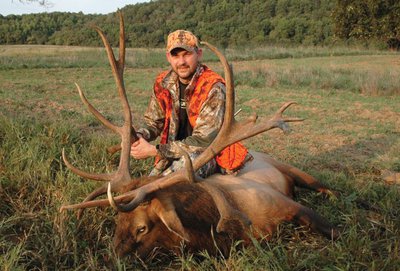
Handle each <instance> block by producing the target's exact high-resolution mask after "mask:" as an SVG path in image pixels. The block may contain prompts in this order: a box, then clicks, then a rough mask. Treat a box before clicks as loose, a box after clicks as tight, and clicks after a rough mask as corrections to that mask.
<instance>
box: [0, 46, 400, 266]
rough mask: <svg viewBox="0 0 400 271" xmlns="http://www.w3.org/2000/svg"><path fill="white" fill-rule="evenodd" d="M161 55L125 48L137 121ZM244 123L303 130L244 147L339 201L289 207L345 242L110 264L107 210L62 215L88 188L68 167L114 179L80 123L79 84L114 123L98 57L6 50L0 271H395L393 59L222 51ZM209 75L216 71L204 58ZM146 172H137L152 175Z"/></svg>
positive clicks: (84, 118) (399, 102) (1, 76)
mask: <svg viewBox="0 0 400 271" xmlns="http://www.w3.org/2000/svg"><path fill="white" fill-rule="evenodd" d="M163 54H164V53H163V51H162V50H160V49H130V50H128V54H127V68H126V71H125V85H126V89H127V92H128V98H129V100H130V103H131V106H132V111H133V112H134V116H135V120H134V121H135V122H136V123H139V124H140V123H141V121H142V119H141V116H142V114H143V112H144V110H145V108H146V105H147V101H148V99H149V96H150V94H151V88H152V84H153V80H154V78H155V76H156V74H157V73H158V72H160V71H161V70H162V69H163V68H165V67H167V63H166V61H165V60H164V57H163ZM226 54H227V56H228V58H229V59H232V60H233V61H232V64H233V67H234V72H235V83H236V95H237V99H236V103H237V108H242V109H243V111H242V113H241V114H239V116H238V118H244V117H247V116H248V115H249V114H251V112H253V111H255V112H257V113H258V114H259V115H260V116H262V117H267V116H269V115H272V114H273V112H274V111H275V110H277V109H278V108H279V107H280V105H282V104H283V103H284V102H285V101H291V100H293V101H297V102H298V103H299V105H297V106H295V107H293V108H291V109H290V110H288V112H287V113H286V114H287V115H290V116H296V117H302V118H306V121H304V122H303V123H300V124H293V125H292V128H293V131H292V133H290V134H288V135H284V134H282V132H280V131H277V130H276V131H275V130H274V131H270V132H268V133H266V134H263V135H259V136H256V137H255V138H252V139H250V140H248V141H246V142H245V144H246V145H247V146H248V147H250V148H251V149H254V150H258V151H264V152H267V153H269V154H271V155H272V156H274V157H276V158H278V159H280V160H282V161H285V162H288V163H290V164H293V165H295V166H297V167H299V168H301V169H303V170H305V171H306V172H308V173H310V174H312V175H313V176H315V177H317V178H318V179H320V180H321V182H323V183H324V184H326V185H327V186H329V187H331V188H332V189H334V190H337V191H339V192H340V196H339V197H338V198H337V199H325V198H323V197H322V196H320V195H316V194H314V193H311V192H308V191H303V190H299V193H298V195H297V197H296V200H297V201H299V202H302V203H303V204H304V205H306V206H309V207H311V208H313V209H314V210H316V211H318V212H319V213H320V214H321V215H323V216H324V217H326V218H327V219H328V220H329V221H331V222H332V223H333V224H335V225H337V226H338V228H339V229H340V231H341V237H340V238H339V240H337V241H335V242H331V241H329V240H326V239H325V238H323V237H321V236H319V235H318V234H314V233H311V232H309V231H307V230H306V229H303V228H299V227H297V226H296V225H291V224H284V225H282V226H281V227H280V228H279V230H278V233H277V234H276V236H274V238H273V239H272V240H271V241H269V242H265V243H261V244H259V243H255V245H254V247H252V248H248V249H245V250H241V251H240V250H237V249H236V248H235V247H233V248H232V252H231V257H230V258H229V259H223V258H220V257H217V258H214V257H210V256H208V255H204V254H203V255H202V256H203V257H202V260H199V259H198V257H196V255H183V256H177V257H176V258H174V259H172V260H171V261H162V260H161V259H160V260H157V259H155V260H153V261H152V262H149V263H144V262H139V261H137V260H127V259H117V257H116V256H115V255H114V253H113V251H112V247H111V238H112V232H113V227H114V226H113V215H114V213H113V211H112V210H111V209H100V208H99V209H93V210H90V211H87V212H86V213H85V215H84V217H83V219H81V220H80V221H77V219H76V217H75V213H73V212H64V213H59V212H58V209H59V207H60V206H61V205H62V204H66V203H72V202H79V201H80V200H82V199H83V198H84V197H85V195H86V194H88V193H89V191H91V190H92V189H93V188H94V187H95V186H96V184H95V183H92V182H89V181H88V182H87V181H84V180H81V179H80V178H79V177H77V176H76V175H74V174H73V173H71V172H69V171H68V170H67V169H66V167H65V165H64V164H63V162H62V160H61V150H62V148H65V149H66V152H67V153H68V155H69V157H70V160H71V161H74V164H76V165H79V167H81V168H84V169H86V170H88V171H93V172H105V171H111V170H112V169H113V168H114V167H115V166H116V164H117V162H118V161H117V157H109V156H108V155H107V154H106V151H105V148H106V147H107V146H109V145H111V144H115V143H117V142H118V138H117V137H116V136H115V135H114V134H111V133H110V132H109V131H107V130H106V129H105V128H103V127H102V126H101V124H99V123H98V122H97V120H95V119H94V117H92V116H91V115H90V113H88V112H87V111H86V109H85V108H84V106H83V105H82V104H81V101H80V99H79V97H78V94H77V91H76V88H75V86H74V82H77V83H78V84H79V85H80V86H81V88H82V89H83V91H84V92H85V93H86V95H87V97H88V99H89V100H90V101H91V102H92V103H93V104H94V105H95V106H96V107H97V108H98V109H99V110H100V111H102V112H103V113H104V114H105V115H106V116H107V118H109V119H110V120H112V121H115V122H117V123H121V121H122V118H121V112H120V107H119V101H118V98H117V94H116V87H115V83H114V80H113V77H112V75H111V72H110V69H109V67H108V66H107V60H106V57H105V53H104V51H103V50H101V49H96V48H79V47H54V46H49V47H46V46H38V47H37V46H0V266H2V269H3V270H66V269H67V270H69V269H72V270H106V269H115V270H142V269H145V268H147V269H160V270H165V269H171V270H175V269H181V270H400V219H399V217H400V200H399V198H400V176H399V175H400V173H399V172H400V54H398V53H389V52H381V51H367V50H359V49H346V48H338V49H331V48H286V49H285V48H276V47H270V48H260V49H256V50H227V51H226ZM205 62H206V64H209V66H211V67H212V68H213V69H215V70H217V71H219V72H220V71H221V67H220V65H219V63H218V62H216V59H215V57H214V56H211V54H210V52H209V51H207V52H206V56H205ZM151 165H152V161H133V162H132V174H133V175H134V176H140V175H144V174H147V173H148V172H149V170H150V168H151Z"/></svg>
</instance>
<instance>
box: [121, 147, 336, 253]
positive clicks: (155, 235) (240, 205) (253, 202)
mask: <svg viewBox="0 0 400 271" xmlns="http://www.w3.org/2000/svg"><path fill="white" fill-rule="evenodd" d="M253 155H254V156H255V160H254V161H253V162H251V163H249V165H247V166H246V167H245V169H244V170H242V172H241V173H240V174H239V175H238V176H236V177H232V176H227V175H224V176H223V175H218V174H216V175H213V176H211V177H209V178H208V179H206V181H207V182H209V183H211V184H213V185H215V186H218V187H219V188H220V189H221V190H222V191H224V194H225V196H226V198H227V200H228V201H229V203H230V204H231V205H232V206H233V207H234V208H236V209H238V210H239V211H241V212H242V213H244V214H245V215H247V216H248V217H249V218H250V220H251V221H252V227H251V228H250V229H249V231H250V232H249V231H247V232H246V231H243V230H242V229H241V227H240V225H238V226H237V227H236V228H235V224H234V223H233V229H232V230H231V231H230V232H229V234H227V233H224V232H222V233H217V232H216V230H215V228H216V225H217V223H218V221H219V212H218V210H217V208H216V206H215V204H214V202H213V200H212V198H211V196H210V195H209V194H208V193H207V192H206V191H205V190H204V189H202V188H201V187H200V186H199V185H198V184H192V183H180V184H177V185H174V186H172V187H169V188H166V189H164V190H161V191H158V192H156V193H154V194H153V195H151V196H150V199H149V201H148V202H147V203H145V204H142V205H140V206H139V207H138V208H136V209H135V210H133V211H131V212H128V213H119V214H118V217H117V221H116V224H117V227H116V231H115V236H114V246H115V249H116V251H117V252H118V253H119V254H120V255H121V256H123V255H126V254H130V253H137V255H138V256H139V257H141V258H145V257H147V256H148V255H149V254H150V253H151V252H152V251H153V250H154V249H155V248H160V249H165V250H167V251H174V252H176V253H179V251H180V248H181V244H182V242H184V243H185V248H186V249H187V250H188V251H191V252H196V251H201V250H207V251H208V252H209V253H211V254H216V252H217V247H218V249H219V250H220V251H221V252H222V253H223V254H225V255H227V254H228V252H229V249H230V246H231V244H232V242H233V241H235V240H244V242H243V244H244V245H248V244H250V242H249V238H248V234H249V233H252V234H253V235H255V236H256V237H258V238H260V239H261V238H265V236H270V235H271V234H272V233H273V232H274V230H275V229H276V226H277V225H278V224H279V223H281V222H282V221H294V222H296V223H299V224H303V225H307V226H309V227H310V228H311V229H313V230H315V231H318V232H320V233H322V234H323V235H325V236H327V237H333V238H334V237H336V235H337V233H336V230H335V229H334V228H333V227H332V226H331V225H330V224H329V223H328V222H326V221H325V220H324V219H323V218H322V217H320V216H319V215H318V214H317V213H315V212H314V211H312V210H311V209H309V208H307V207H304V206H302V205H300V204H299V203H297V202H295V201H293V200H292V199H291V197H292V195H293V188H294V185H295V184H300V185H301V186H305V187H307V188H310V189H312V190H316V191H321V192H323V193H324V192H326V193H327V191H329V190H328V189H326V188H325V187H324V186H323V185H322V184H320V183H319V182H318V181H317V180H316V179H314V178H313V177H311V176H310V175H308V174H306V173H304V172H302V171H300V170H299V169H297V168H294V167H292V166H289V165H286V164H283V163H280V162H278V161H276V160H274V159H272V158H271V157H269V156H267V155H265V154H260V153H253ZM148 181H151V180H150V179H149V180H147V181H146V182H148ZM142 227H145V229H142ZM141 229H142V231H143V232H140V230H141Z"/></svg>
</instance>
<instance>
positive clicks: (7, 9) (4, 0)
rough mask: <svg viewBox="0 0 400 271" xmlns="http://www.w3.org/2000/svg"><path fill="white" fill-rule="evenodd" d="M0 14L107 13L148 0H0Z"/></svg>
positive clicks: (147, 0)
mask: <svg viewBox="0 0 400 271" xmlns="http://www.w3.org/2000/svg"><path fill="white" fill-rule="evenodd" d="M0 1H1V3H0V14H1V15H3V16H6V15H9V14H16V15H20V14H28V13H39V12H54V11H63V12H80V11H82V12H83V13H85V14H89V13H91V14H93V13H101V14H107V13H111V12H114V11H116V10H117V9H118V8H122V7H124V6H126V5H129V4H136V3H143V2H149V0H130V1H129V0H49V2H50V3H51V5H49V6H48V7H43V6H40V5H39V4H38V3H29V2H27V1H25V2H24V1H22V3H21V2H20V1H19V0H0Z"/></svg>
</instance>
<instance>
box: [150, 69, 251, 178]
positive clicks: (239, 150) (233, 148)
mask: <svg viewBox="0 0 400 271" xmlns="http://www.w3.org/2000/svg"><path fill="white" fill-rule="evenodd" d="M167 74H168V71H165V72H163V73H161V74H160V75H159V76H158V77H157V79H156V82H155V85H154V91H155V95H156V97H157V100H158V102H159V104H160V106H161V108H162V110H163V111H164V113H165V122H164V128H163V132H162V133H161V140H160V144H166V143H167V141H168V132H169V124H170V121H171V112H172V99H171V94H170V92H169V90H168V89H165V88H163V87H162V84H161V83H162V80H163V79H164V77H165V76H166V75H167ZM218 82H224V79H223V78H222V77H221V76H219V75H218V74H216V73H215V72H213V71H212V70H210V69H209V68H207V67H205V69H204V71H203V73H202V74H201V76H200V77H199V78H198V81H197V84H196V87H195V89H194V90H193V91H192V92H191V93H189V99H188V100H189V106H188V108H189V112H188V118H189V123H190V125H191V126H192V127H195V126H196V120H197V117H198V116H199V114H200V109H201V107H202V105H203V103H204V102H205V101H206V99H207V97H208V94H209V92H210V91H211V89H212V87H213V85H214V84H216V83H218ZM247 152H248V151H247V149H246V147H244V146H243V145H242V144H241V143H240V142H237V143H235V144H232V145H230V146H228V147H226V148H225V149H224V150H222V151H221V152H220V153H219V154H218V155H217V157H216V161H217V163H218V165H219V166H220V167H222V168H225V169H228V170H233V169H235V168H237V167H240V166H241V165H242V163H243V161H244V159H245V158H246V155H247ZM159 159H160V158H159V157H157V158H156V163H157V162H158V161H159Z"/></svg>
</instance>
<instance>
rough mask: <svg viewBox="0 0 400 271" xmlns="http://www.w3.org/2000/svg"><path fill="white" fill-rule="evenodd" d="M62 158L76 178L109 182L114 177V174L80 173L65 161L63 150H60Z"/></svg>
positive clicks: (80, 171)
mask: <svg viewBox="0 0 400 271" xmlns="http://www.w3.org/2000/svg"><path fill="white" fill-rule="evenodd" d="M62 158H63V161H64V163H65V165H66V166H67V168H69V169H70V170H71V171H72V172H73V173H75V174H76V175H78V176H81V177H83V178H86V179H90V180H94V181H111V180H112V178H113V177H114V174H92V173H88V172H85V171H82V170H80V169H78V168H76V167H74V166H73V165H72V164H71V163H70V162H69V161H68V159H67V156H66V155H65V151H64V149H62Z"/></svg>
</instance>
